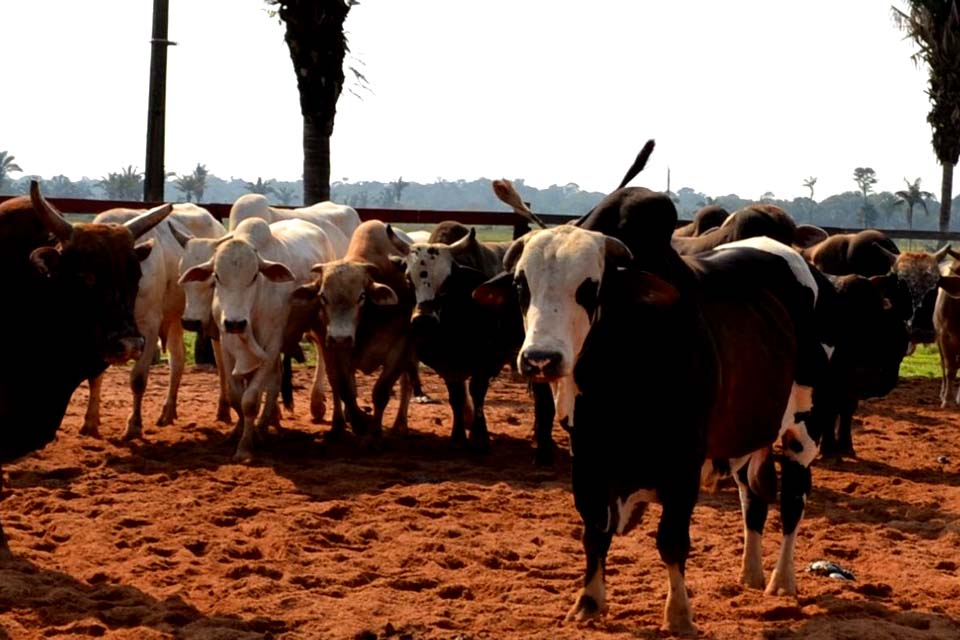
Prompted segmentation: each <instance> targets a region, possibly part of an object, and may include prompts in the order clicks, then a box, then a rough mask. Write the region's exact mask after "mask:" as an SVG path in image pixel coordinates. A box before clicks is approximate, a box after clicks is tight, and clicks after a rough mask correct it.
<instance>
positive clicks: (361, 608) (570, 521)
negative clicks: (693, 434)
mask: <svg viewBox="0 0 960 640" xmlns="http://www.w3.org/2000/svg"><path fill="white" fill-rule="evenodd" d="M166 374H167V370H166V367H165V366H158V367H155V368H154V370H153V375H152V377H151V380H150V385H149V390H148V395H147V401H146V403H145V412H144V413H145V416H146V418H147V419H148V420H149V424H151V425H152V422H153V420H155V419H156V417H157V415H158V414H159V410H160V404H161V402H162V396H163V393H164V391H165V381H166ZM296 376H297V378H296V380H297V383H298V384H301V385H306V384H307V382H308V376H309V372H308V371H306V370H298V371H297V373H296ZM425 385H426V388H427V390H428V392H429V393H431V394H432V395H433V396H434V397H435V398H439V399H442V400H444V402H445V395H444V393H443V392H442V391H441V389H442V387H441V385H440V384H439V381H438V379H437V378H436V377H434V376H433V375H431V374H428V375H426V376H425ZM369 388H370V387H369V380H367V381H365V382H364V384H363V385H362V394H363V396H362V397H363V398H369ZM86 397H87V393H86V388H85V387H84V388H82V389H80V390H79V391H78V392H77V393H76V395H75V397H74V400H73V403H72V404H71V406H70V411H69V413H68V414H67V417H66V418H65V420H64V423H63V426H62V428H61V431H60V435H59V437H58V439H57V441H56V442H54V443H53V444H51V445H50V446H49V447H47V448H46V449H45V450H44V451H42V452H40V453H39V454H35V455H33V456H31V457H29V458H27V459H24V460H22V461H20V462H19V463H18V464H15V465H11V466H9V467H7V468H5V469H4V471H5V472H6V478H7V483H5V484H6V485H7V486H5V490H4V500H3V502H2V505H0V518H2V522H3V525H4V526H5V527H6V530H7V533H8V536H9V538H10V545H11V548H12V549H13V550H14V553H15V554H16V555H17V559H16V560H14V561H12V562H10V563H6V564H3V565H0V639H2V638H15V639H17V640H19V639H21V638H45V637H54V638H72V637H90V636H93V637H108V638H131V639H132V638H137V639H152V638H171V637H175V638H196V639H204V640H212V639H234V638H269V637H273V638H291V639H293V638H297V639H299V638H319V639H326V638H330V639H340V638H343V639H348V640H350V639H354V638H362V639H364V640H369V639H373V638H397V639H398V640H399V639H402V638H403V639H413V638H417V639H419V638H445V639H449V640H454V639H458V640H472V639H480V638H490V639H499V638H545V639H550V640H561V639H567V638H571V639H572V638H603V639H606V638H637V637H639V638H659V637H665V635H666V634H663V633H662V632H660V631H658V630H657V629H658V626H659V624H660V620H661V611H662V607H663V601H664V596H665V593H666V575H665V571H664V570H663V568H662V565H661V563H660V560H659V557H658V556H657V552H656V549H655V547H654V540H653V534H654V531H655V527H656V522H657V517H658V516H659V509H658V508H656V507H652V508H651V509H650V510H649V511H648V513H647V516H646V518H645V520H644V522H643V523H642V525H641V526H640V527H639V528H638V530H636V531H634V532H633V533H632V534H630V535H629V536H624V537H620V538H617V539H615V540H614V544H613V547H612V550H611V553H610V557H609V566H608V589H609V592H608V593H609V613H608V615H607V617H606V618H605V619H604V620H603V621H602V622H600V623H598V624H595V625H593V626H589V627H577V626H561V624H560V623H561V620H562V618H563V615H564V613H565V612H566V610H567V609H568V607H569V606H570V605H571V604H572V602H573V598H574V595H575V593H576V591H577V589H578V584H579V579H580V576H581V571H582V564H583V559H582V554H581V548H580V543H579V539H578V538H579V532H580V525H579V519H578V516H577V513H576V511H575V510H574V507H573V500H572V497H571V495H570V492H569V488H568V478H569V459H568V457H567V455H566V451H565V448H566V438H565V434H563V433H562V431H560V430H559V429H557V439H558V441H559V442H560V444H561V446H562V448H563V454H562V455H561V457H560V459H559V460H558V462H557V465H556V467H555V468H553V469H546V470H545V469H538V468H536V467H534V466H533V464H532V459H533V455H532V448H531V444H530V442H529V435H530V431H531V424H532V409H531V404H530V402H529V401H528V399H527V397H526V390H525V386H524V385H523V384H522V383H520V382H516V381H512V380H511V379H510V377H509V376H508V375H505V376H501V378H500V379H498V380H497V381H496V382H495V384H494V385H493V387H492V390H491V393H490V397H489V400H488V419H489V422H490V425H491V431H492V432H493V453H492V455H491V456H490V457H489V458H488V459H485V460H475V459H473V458H471V457H470V456H469V455H466V454H464V453H463V452H457V451H454V450H451V449H450V447H449V446H448V442H447V437H448V433H449V428H448V426H447V425H448V422H449V410H448V408H447V406H446V404H433V405H413V406H412V408H411V432H410V434H409V436H408V437H406V438H405V439H403V440H397V439H394V438H390V437H389V436H388V437H387V438H386V439H385V440H384V442H383V443H382V446H381V447H379V448H378V449H371V448H370V447H368V446H366V445H364V444H363V443H360V442H358V441H356V440H353V439H352V438H350V437H348V438H347V439H346V440H345V441H343V442H338V443H325V442H324V437H323V436H324V434H325V433H326V431H327V430H328V429H329V426H328V425H312V424H310V423H309V420H308V411H307V409H308V408H307V404H306V397H305V391H302V390H301V391H299V392H298V400H299V402H300V404H299V405H298V406H297V408H296V411H295V414H294V415H293V416H292V417H290V416H288V417H286V418H285V420H284V426H286V427H289V428H291V431H290V432H288V433H286V434H284V435H283V436H273V437H272V438H271V440H270V441H269V442H268V443H267V444H266V445H265V446H264V447H263V449H262V455H261V456H260V458H259V459H258V461H257V462H256V463H254V464H252V465H249V466H246V465H237V464H234V463H233V462H232V461H231V454H232V448H231V447H230V445H228V444H227V443H226V441H225V436H226V434H227V433H228V432H229V430H230V427H229V426H228V425H225V424H218V423H216V422H215V421H214V420H213V416H214V413H215V398H216V396H215V376H214V374H213V373H210V372H204V371H195V370H190V371H188V373H187V375H186V376H185V379H184V383H183V387H182V389H181V393H180V409H179V414H180V418H179V420H178V421H177V424H176V425H174V426H172V427H165V428H156V427H152V426H151V427H147V428H146V433H145V436H146V439H145V441H143V442H137V443H134V444H127V443H123V442H120V441H119V440H118V438H119V435H120V433H121V432H122V430H123V424H124V421H125V419H126V414H127V411H128V408H129V405H130V395H129V391H128V389H127V386H126V372H125V371H124V370H123V369H118V368H114V369H111V370H110V371H109V372H108V374H107V379H106V382H105V384H104V407H103V418H104V424H103V426H102V427H101V432H102V433H103V434H104V436H105V437H106V440H93V439H90V438H85V437H81V436H79V435H78V430H79V428H80V424H81V421H82V416H83V410H84V406H85V403H86ZM936 397H937V383H936V381H932V380H923V379H909V380H905V381H904V382H903V383H902V384H901V386H900V388H898V389H897V390H896V391H895V392H894V393H893V394H891V396H890V397H889V398H887V399H884V400H881V401H874V402H870V403H868V404H867V405H866V406H865V408H864V409H863V410H862V411H861V414H862V425H861V427H860V428H859V430H858V431H857V432H856V433H855V435H854V438H855V444H856V446H857V447H858V449H859V454H860V456H861V458H860V459H859V460H853V461H845V462H842V463H829V464H828V463H824V462H823V461H818V463H817V464H816V465H815V469H814V487H815V488H814V490H813V494H812V496H811V499H810V501H809V503H808V509H807V514H806V517H805V519H804V520H803V522H802V524H801V531H800V539H799V543H798V549H797V568H798V580H799V589H800V592H801V593H800V597H799V599H796V598H783V597H769V596H764V595H763V594H762V593H759V592H755V591H750V590H745V589H743V588H741V587H740V586H739V585H738V583H737V576H738V572H739V558H740V554H741V551H742V542H741V524H740V512H739V503H738V500H737V496H736V491H735V489H734V487H733V486H732V485H724V486H722V487H721V488H720V490H719V492H718V493H716V494H713V495H705V496H704V497H703V498H702V499H701V503H700V505H699V506H698V507H697V509H696V511H695V513H694V523H693V527H692V531H691V535H692V539H693V553H692V557H691V559H690V562H689V564H688V570H687V579H688V585H689V587H690V590H691V603H692V606H693V610H694V621H695V623H696V624H697V626H698V627H699V629H700V632H701V636H702V637H707V638H719V639H724V638H738V639H740V638H810V639H813V638H816V639H828V638H829V639H833V638H849V639H854V638H857V639H859V638H868V639H871V640H886V639H933V638H941V639H948V638H949V639H954V640H955V639H957V638H960V579H958V569H957V567H958V563H960V473H958V471H960V448H958V445H960V425H958V418H960V413H958V411H957V410H941V409H940V408H939V403H938V402H937V401H936ZM393 404H394V403H392V404H391V408H392V406H393ZM388 417H389V416H388ZM941 456H946V458H947V459H946V460H944V459H943V458H940V457H941ZM938 459H939V460H938ZM778 527H779V517H778V516H776V515H771V518H770V522H768V535H767V536H766V537H765V541H764V550H765V566H766V569H767V571H768V572H769V570H770V569H771V568H772V566H773V563H774V561H775V555H776V551H777V548H778V546H779V531H778ZM820 559H826V560H833V561H835V562H838V563H840V564H841V565H843V566H844V567H846V568H848V569H850V570H852V571H853V572H854V573H855V574H856V577H857V580H856V581H855V582H842V581H838V580H834V579H830V578H826V577H819V576H815V575H813V574H811V573H805V572H804V568H805V567H806V566H807V565H808V564H809V563H810V562H812V561H814V560H820Z"/></svg>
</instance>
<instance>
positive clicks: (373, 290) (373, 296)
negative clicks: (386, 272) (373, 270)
mask: <svg viewBox="0 0 960 640" xmlns="http://www.w3.org/2000/svg"><path fill="white" fill-rule="evenodd" d="M367 295H368V296H369V299H370V302H372V303H373V304H379V305H383V306H389V305H394V304H399V302H400V299H399V298H398V297H397V294H396V293H395V292H394V290H393V289H391V288H390V287H388V286H387V285H385V284H380V283H378V282H374V283H373V285H372V286H371V287H370V289H369V291H368V292H367Z"/></svg>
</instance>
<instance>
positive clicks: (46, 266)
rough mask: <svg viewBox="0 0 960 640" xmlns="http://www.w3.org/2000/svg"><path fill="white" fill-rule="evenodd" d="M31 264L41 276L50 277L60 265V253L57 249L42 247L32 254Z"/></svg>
mask: <svg viewBox="0 0 960 640" xmlns="http://www.w3.org/2000/svg"><path fill="white" fill-rule="evenodd" d="M30 262H31V263H33V266H34V268H35V269H36V270H37V271H39V272H40V274H41V275H44V276H48V275H50V274H51V273H53V272H54V271H56V269H57V266H58V265H59V264H60V252H59V251H57V249H56V247H40V248H39V249H34V250H33V252H32V253H31V254H30Z"/></svg>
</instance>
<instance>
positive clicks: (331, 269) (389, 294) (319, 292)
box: [294, 260, 399, 349]
mask: <svg viewBox="0 0 960 640" xmlns="http://www.w3.org/2000/svg"><path fill="white" fill-rule="evenodd" d="M313 270H314V272H315V273H317V275H318V278H317V280H316V281H314V282H313V283H311V284H308V285H304V286H302V287H300V288H298V289H297V291H296V292H294V297H295V298H296V299H299V300H301V301H303V300H307V301H310V300H313V301H315V302H316V304H317V312H318V313H319V314H320V320H321V322H322V323H323V326H324V328H325V333H326V345H325V346H326V347H327V348H328V349H337V348H344V349H349V348H353V344H354V341H355V340H356V337H357V327H358V326H359V325H360V318H361V317H362V315H363V309H364V307H365V306H366V305H367V304H368V303H370V304H376V305H395V304H397V303H398V301H399V300H398V298H397V294H396V293H395V292H394V290H393V289H391V288H390V287H388V286H387V285H385V284H379V283H377V282H374V280H373V276H374V275H376V274H377V267H376V266H374V265H372V264H370V263H367V262H355V261H351V260H336V261H334V262H328V263H326V264H321V265H317V266H315V267H314V268H313Z"/></svg>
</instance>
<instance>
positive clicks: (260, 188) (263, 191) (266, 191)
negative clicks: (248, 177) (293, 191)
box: [243, 177, 277, 196]
mask: <svg viewBox="0 0 960 640" xmlns="http://www.w3.org/2000/svg"><path fill="white" fill-rule="evenodd" d="M243 188H244V189H246V190H247V193H259V194H260V195H264V196H269V195H272V194H274V193H276V192H277V190H276V189H274V188H273V180H267V181H266V182H264V181H263V178H259V177H258V178H257V181H256V182H255V183H254V182H245V183H244V184H243Z"/></svg>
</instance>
